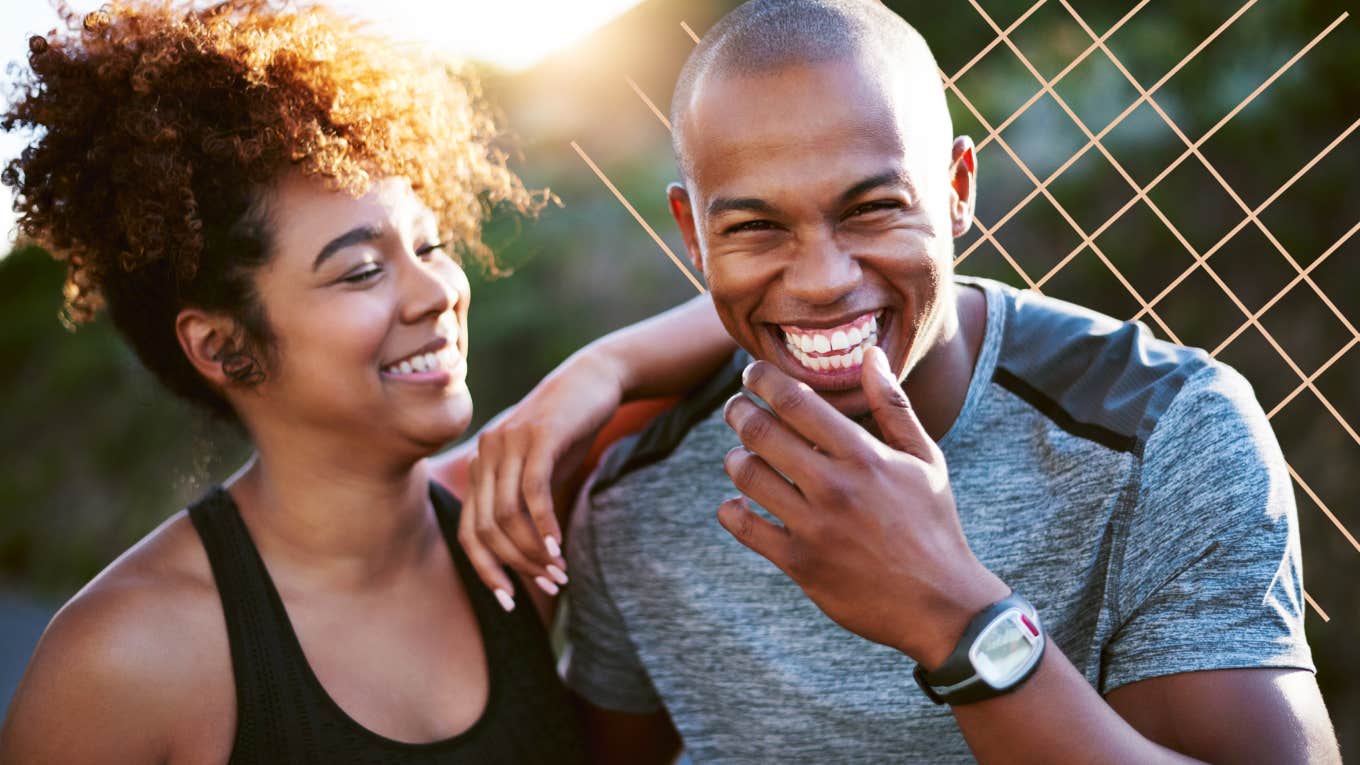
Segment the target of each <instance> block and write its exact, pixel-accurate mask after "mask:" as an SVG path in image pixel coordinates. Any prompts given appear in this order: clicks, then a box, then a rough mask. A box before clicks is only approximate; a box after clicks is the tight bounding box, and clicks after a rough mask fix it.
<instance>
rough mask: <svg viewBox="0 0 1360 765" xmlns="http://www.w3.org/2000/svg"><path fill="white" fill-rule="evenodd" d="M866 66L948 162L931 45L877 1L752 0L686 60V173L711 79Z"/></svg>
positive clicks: (682, 105)
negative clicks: (689, 125)
mask: <svg viewBox="0 0 1360 765" xmlns="http://www.w3.org/2000/svg"><path fill="white" fill-rule="evenodd" d="M847 59H861V60H864V61H866V62H867V63H870V65H871V67H872V68H873V69H875V70H878V71H879V72H881V73H882V75H883V78H884V83H885V86H887V87H891V88H895V89H900V90H901V91H902V92H901V93H900V95H901V96H903V97H905V98H907V99H908V100H909V103H910V108H911V110H912V111H913V112H915V113H916V114H915V116H916V117H924V118H925V119H927V120H928V121H929V123H930V125H929V127H930V129H929V130H928V133H929V135H930V137H931V139H932V140H930V143H931V144H934V145H933V146H930V147H929V148H930V149H932V150H938V151H939V152H940V157H941V161H942V162H943V161H946V160H947V158H948V152H949V143H950V140H951V138H952V137H953V128H952V126H951V125H950V122H949V111H948V108H947V106H946V104H945V98H944V87H943V85H942V83H941V82H940V79H939V75H938V73H937V67H936V64H935V58H934V56H933V55H931V52H930V48H929V46H927V45H926V42H925V40H924V39H922V37H921V35H920V34H919V33H918V32H917V31H916V30H915V29H913V28H912V27H911V25H910V24H908V23H907V22H906V21H905V20H903V19H902V17H901V16H898V15H897V14H895V13H893V12H892V11H891V10H889V9H888V8H887V7H885V6H884V5H883V4H882V3H881V2H878V0H750V2H747V3H743V4H742V5H741V6H739V7H737V8H736V9H735V10H733V11H732V12H731V13H729V14H727V15H726V16H724V17H723V18H722V19H721V20H720V21H719V22H718V23H717V24H715V25H714V26H713V28H712V29H710V30H709V31H708V32H707V33H706V34H705V35H704V37H703V39H702V40H701V41H700V42H699V45H698V46H697V47H696V48H695V49H694V51H693V52H692V53H691V54H690V56H689V58H688V59H687V60H686V61H685V66H684V68H683V69H681V70H680V77H679V79H678V81H677V82H676V85H675V92H674V95H673V96H672V98H671V125H672V126H673V128H674V132H673V136H672V143H673V146H674V149H675V157H676V161H677V163H678V164H679V168H680V172H681V173H682V174H683V175H684V177H685V178H686V179H688V178H689V177H690V175H691V173H690V165H689V159H688V157H689V152H688V151H687V149H686V147H685V135H684V133H685V122H686V116H687V115H688V113H689V111H690V107H691V106H692V105H693V103H694V100H695V98H696V97H697V96H698V95H699V91H700V90H702V86H703V83H704V82H705V81H706V80H710V79H713V78H722V77H732V76H736V77H743V76H748V77H749V76H759V75H761V74H765V73H768V72H771V71H774V70H778V69H781V68H784V67H789V66H807V65H815V64H822V63H827V62H833V61H842V60H847Z"/></svg>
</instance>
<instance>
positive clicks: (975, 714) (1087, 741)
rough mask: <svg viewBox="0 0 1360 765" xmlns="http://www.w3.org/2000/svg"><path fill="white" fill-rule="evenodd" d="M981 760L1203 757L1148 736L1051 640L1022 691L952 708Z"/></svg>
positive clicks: (1146, 760)
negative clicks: (1037, 666) (1082, 673)
mask: <svg viewBox="0 0 1360 765" xmlns="http://www.w3.org/2000/svg"><path fill="white" fill-rule="evenodd" d="M952 710H953V712H954V719H955V720H956V721H957V722H958V724H959V729H960V730H961V731H962V732H963V737H964V739H966V740H967V741H968V746H969V747H971V748H972V750H973V755H974V756H975V757H977V759H978V762H981V763H989V762H998V763H1000V762H1004V763H1025V762H1033V763H1054V762H1101V763H1187V762H1198V760H1193V759H1190V758H1188V757H1185V756H1183V755H1180V754H1177V753H1176V752H1173V751H1172V750H1170V749H1167V748H1166V747H1163V746H1161V745H1159V744H1157V743H1154V742H1153V741H1150V740H1148V739H1147V738H1145V737H1144V736H1143V735H1142V734H1141V733H1139V732H1138V731H1137V730H1135V729H1134V728H1133V726H1131V725H1130V724H1129V723H1128V722H1126V721H1125V720H1124V718H1122V717H1120V716H1119V714H1118V713H1117V712H1115V711H1114V709H1113V708H1111V707H1110V705H1109V704H1107V703H1105V700H1104V699H1102V698H1101V697H1100V694H1098V693H1096V691H1095V689H1094V688H1092V687H1091V684H1090V683H1088V682H1087V681H1086V678H1084V677H1082V675H1081V673H1080V672H1078V671H1077V669H1076V667H1074V666H1072V662H1070V661H1068V660H1067V657H1066V656H1064V655H1063V653H1062V651H1060V650H1059V649H1058V646H1057V645H1056V644H1054V643H1053V641H1052V640H1049V642H1048V645H1047V647H1046V648H1045V650H1044V657H1043V661H1042V662H1041V663H1040V665H1039V669H1038V670H1037V671H1036V672H1035V673H1034V675H1033V676H1032V677H1030V678H1029V680H1028V681H1027V682H1026V683H1025V684H1024V685H1023V686H1022V687H1021V688H1020V689H1019V690H1016V691H1014V692H1013V693H1009V694H1007V695H1005V696H1000V697H997V698H994V699H988V700H986V701H980V702H977V703H975V704H963V705H959V706H955V707H952Z"/></svg>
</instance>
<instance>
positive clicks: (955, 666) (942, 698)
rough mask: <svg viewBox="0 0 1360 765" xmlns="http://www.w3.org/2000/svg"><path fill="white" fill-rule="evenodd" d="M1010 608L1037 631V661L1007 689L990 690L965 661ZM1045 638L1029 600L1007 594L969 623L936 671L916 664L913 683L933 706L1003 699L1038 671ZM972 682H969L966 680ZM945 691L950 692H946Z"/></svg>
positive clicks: (967, 660) (971, 664)
mask: <svg viewBox="0 0 1360 765" xmlns="http://www.w3.org/2000/svg"><path fill="white" fill-rule="evenodd" d="M1013 608H1018V609H1020V611H1021V612H1022V613H1024V614H1026V615H1027V617H1028V618H1027V621H1030V620H1031V619H1032V626H1033V628H1034V629H1035V630H1036V631H1038V632H1039V658H1038V659H1036V660H1035V661H1034V663H1033V665H1032V666H1030V668H1029V669H1028V671H1026V672H1025V674H1023V675H1021V676H1020V677H1019V678H1017V679H1016V680H1014V681H1013V682H1012V683H1011V684H1010V685H1009V686H1007V687H1006V688H1000V689H998V688H993V687H992V686H990V685H988V684H987V683H986V682H984V681H983V680H982V678H981V677H978V676H977V674H976V670H975V669H974V668H973V663H972V661H971V660H970V659H969V658H968V652H969V650H970V649H972V647H973V643H974V642H976V641H977V639H978V636H979V635H981V634H982V631H983V630H985V629H986V628H987V627H988V625H990V624H991V623H992V622H993V621H994V620H995V619H996V618H997V617H998V616H1000V615H1002V614H1004V613H1005V612H1006V611H1009V610H1011V609H1013ZM1044 643H1045V636H1044V635H1043V634H1042V631H1041V629H1040V627H1039V618H1038V614H1037V613H1036V612H1035V610H1034V606H1032V605H1030V602H1029V601H1028V600H1025V599H1024V598H1023V597H1021V596H1019V595H1017V594H1015V593H1014V592H1012V593H1011V594H1010V595H1008V596H1006V597H1004V598H1002V599H1001V600H998V601H997V602H995V603H993V604H992V605H990V606H988V607H986V608H984V609H983V610H982V611H981V612H980V613H978V615H977V616H975V617H973V619H972V621H970V622H968V627H967V628H966V629H964V631H963V637H961V638H959V642H958V644H957V645H955V646H954V651H953V652H952V653H950V654H949V658H948V659H945V662H944V664H941V665H940V667H939V668H938V669H936V670H935V671H933V672H926V671H925V669H924V668H923V667H922V666H921V665H920V664H919V663H918V664H917V665H916V670H915V671H914V672H913V673H912V674H913V676H914V677H915V678H916V684H917V685H919V686H921V690H922V691H924V692H925V694H926V696H928V697H929V698H930V700H931V701H933V702H935V703H936V704H970V703H973V702H976V701H983V700H985V699H990V698H995V697H997V696H1003V695H1005V694H1007V693H1010V692H1011V691H1014V690H1016V689H1017V688H1019V687H1020V686H1022V685H1024V683H1025V681H1026V680H1028V679H1029V678H1030V676H1031V675H1033V674H1034V672H1035V670H1037V669H1038V668H1039V663H1040V661H1042V659H1043V651H1044ZM970 680H971V681H972V682H969V681H970ZM944 689H949V690H947V691H945V690H944Z"/></svg>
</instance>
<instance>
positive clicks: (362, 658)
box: [0, 0, 726, 763]
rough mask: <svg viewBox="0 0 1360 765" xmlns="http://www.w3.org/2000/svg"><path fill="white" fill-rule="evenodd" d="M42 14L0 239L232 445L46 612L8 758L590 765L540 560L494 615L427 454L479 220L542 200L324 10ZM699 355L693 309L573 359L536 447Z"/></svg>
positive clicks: (711, 359)
mask: <svg viewBox="0 0 1360 765" xmlns="http://www.w3.org/2000/svg"><path fill="white" fill-rule="evenodd" d="M66 15H67V18H68V21H69V22H70V24H69V26H70V27H71V29H70V31H66V32H56V33H52V34H51V35H49V36H47V37H37V38H33V40H32V41H31V43H30V48H31V51H32V53H31V56H30V64H31V67H32V71H31V73H30V74H29V75H28V77H27V79H26V81H25V82H24V83H22V85H23V87H22V91H21V93H20V94H19V97H18V98H17V99H15V100H14V106H13V107H12V109H11V111H10V112H9V114H8V115H6V117H5V120H4V126H5V128H6V129H14V128H16V127H37V128H40V129H41V131H40V137H39V138H38V139H37V140H36V142H35V143H34V144H33V145H32V146H31V147H30V148H29V149H28V150H27V151H26V152H25V153H24V154H23V156H22V157H21V158H20V159H18V160H16V161H15V162H14V163H12V164H11V165H10V167H9V168H8V169H7V170H6V172H5V174H4V182H5V183H6V184H8V185H10V186H11V187H12V188H13V189H14V190H15V191H16V197H17V199H18V202H17V203H16V209H17V212H18V213H19V220H20V226H21V227H22V229H23V231H24V232H25V233H26V234H28V235H30V236H32V237H34V238H35V239H37V240H38V241H40V242H42V243H44V244H46V245H47V246H48V247H49V249H51V250H52V252H54V253H56V254H58V255H59V256H61V257H64V258H66V259H67V261H68V263H69V274H68V281H67V284H66V294H67V299H68V309H69V313H70V316H71V318H72V319H74V320H76V321H83V320H87V319H89V318H90V317H91V316H92V315H93V313H94V311H95V309H96V308H98V307H99V306H101V305H104V306H107V309H108V311H109V314H110V316H111V318H112V320H113V322H114V324H115V325H116V326H117V328H118V329H119V331H120V332H121V333H122V334H123V336H124V337H125V338H126V339H127V340H128V342H129V343H130V344H131V345H132V346H133V348H134V349H135V350H136V351H137V353H138V355H139V357H140V358H141V359H142V361H143V362H144V363H145V364H146V366H147V367H148V368H150V369H151V371H152V372H153V373H155V374H156V376H157V377H158V378H159V379H160V380H161V381H162V382H164V383H165V384H166V385H167V386H168V387H169V388H170V389H171V390H172V391H174V392H176V393H177V394H179V395H181V396H183V397H185V398H187V399H189V400H192V401H195V402H197V403H199V404H202V405H203V406H204V407H206V408H207V409H208V410H210V411H212V412H214V413H215V414H217V415H219V416H222V417H225V418H228V419H231V420H234V421H236V422H237V423H239V424H240V425H241V426H242V427H243V428H244V430H245V431H246V432H247V433H248V434H249V436H250V438H251V439H252V441H253V443H254V445H255V447H256V452H255V455H254V456H253V457H252V458H251V460H250V461H249V462H248V463H247V464H246V465H244V466H243V467H242V468H241V469H240V470H239V471H238V472H237V473H236V474H235V475H233V476H232V477H231V478H229V479H228V480H227V481H226V482H225V483H224V484H223V485H222V486H220V487H216V488H214V489H213V490H211V491H210V492H209V493H208V494H207V495H206V496H204V497H203V498H202V499H201V500H199V501H198V502H197V503H195V504H194V505H193V506H191V507H190V508H189V509H188V510H186V511H182V512H180V513H177V514H176V515H174V516H173V517H171V518H170V519H169V520H167V521H166V522H165V523H164V524H162V525H161V526H160V527H159V528H158V529H156V530H155V531H153V532H152V533H151V534H150V535H148V536H147V537H146V538H145V539H143V540H142V541H141V542H139V543H138V544H137V545H135V546H134V547H133V548H131V549H130V550H128V551H127V552H126V553H125V554H124V555H122V556H121V557H120V558H119V559H118V560H117V561H115V562H114V563H113V564H112V565H110V566H109V568H108V569H106V570H105V571H104V572H103V573H101V574H100V575H99V576H98V577H96V578H95V579H94V580H93V581H92V582H90V584H89V585H87V586H86V587H85V588H84V589H83V590H82V591H81V592H80V593H79V594H77V595H76V596H75V597H74V598H73V599H72V600H71V602H69V603H68V604H67V605H66V606H65V607H64V608H63V609H62V610H61V611H60V612H59V613H58V614H57V616H56V617H55V618H54V619H53V622H52V624H51V625H50V626H49V628H48V630H47V632H46V633H45V635H44V637H43V639H42V641H41V643H40V644H39V646H38V649H37V650H36V652H35V655H34V657H33V660H32V662H31V664H30V666H29V669H28V671H27V673H26V675H25V678H24V680H23V682H22V684H21V686H20V688H19V690H18V692H17V693H16V695H15V698H14V700H13V702H12V705H11V709H10V714H9V718H8V719H7V721H6V722H5V726H4V729H3V731H0V761H3V762H22V763H42V762H61V763H74V762H120V763H126V762H134V763H135V762H223V761H230V762H233V763H246V762H324V763H339V762H397V761H400V762H478V763H482V762H516V763H519V762H578V761H581V760H582V759H583V757H584V753H583V745H582V740H581V734H580V731H579V729H578V722H577V720H576V718H575V716H574V713H573V710H572V708H571V706H570V703H569V701H568V699H567V697H566V694H565V691H564V690H563V688H562V687H561V685H560V684H559V682H558V680H557V677H556V674H555V672H554V667H553V660H552V655H551V653H550V651H549V648H548V644H547V641H546V638H545V631H544V628H543V625H542V624H541V623H540V616H541V615H543V614H546V613H547V608H548V599H547V595H548V593H549V592H551V591H555V590H556V588H557V586H558V585H560V584H562V583H564V582H565V581H566V575H565V573H564V572H563V571H562V569H563V568H564V566H565V563H564V562H563V561H562V559H561V556H560V551H559V550H557V549H556V547H557V544H558V543H560V541H561V539H560V534H558V533H557V532H556V531H555V529H550V531H549V532H548V533H549V534H552V535H554V536H553V537H552V539H551V542H550V543H547V544H545V545H544V548H545V549H544V551H543V552H542V553H541V554H538V553H536V555H538V556H539V557H540V558H541V561H540V563H541V565H540V567H539V568H538V569H536V571H541V572H542V575H540V576H538V582H537V585H536V586H535V587H525V586H524V584H523V583H522V582H520V581H519V580H518V579H516V578H510V577H505V578H504V579H503V580H501V581H499V582H498V585H499V587H498V589H499V590H500V591H499V592H498V593H496V594H494V595H493V593H492V592H491V591H490V590H488V589H487V588H485V587H483V586H481V584H480V583H479V582H478V581H477V579H476V577H475V575H474V573H473V568H472V566H471V562H470V561H469V560H468V558H467V555H466V554H465V553H464V551H463V549H462V547H460V545H459V544H458V543H457V541H456V539H455V529H456V528H457V526H458V523H459V503H458V501H457V500H456V499H455V498H454V497H453V496H452V495H451V494H450V493H449V492H448V491H447V490H445V489H444V488H443V487H441V486H440V485H438V484H436V483H433V482H431V470H430V468H429V467H428V463H427V461H426V458H427V457H428V456H429V455H431V454H432V453H433V452H434V451H435V450H436V449H438V448H439V447H440V446H441V445H443V444H445V443H447V442H449V441H450V440H452V439H454V438H456V437H457V436H458V435H460V434H461V433H462V432H463V431H464V430H465V429H466V428H467V426H468V423H469V420H470V417H471V400H470V398H469V395H468V391H467V387H466V385H465V384H464V380H465V377H466V374H467V367H466V363H465V359H466V351H467V347H468V337H467V315H468V302H469V294H468V282H467V279H466V277H465V276H464V274H463V271H462V269H461V267H460V265H459V261H458V259H457V258H458V255H459V253H460V252H461V253H468V254H471V255H474V256H475V255H480V254H481V252H482V248H481V246H480V244H479V221H480V216H481V214H482V210H483V209H484V206H487V205H494V204H507V205H510V206H513V207H515V208H518V209H520V210H524V211H532V210H533V209H535V208H536V207H538V206H539V205H541V203H542V201H543V197H542V196H536V195H533V194H531V193H529V192H528V191H526V190H525V189H524V187H523V186H522V185H521V184H520V182H519V181H518V180H517V179H516V178H515V176H514V175H513V174H512V173H511V172H510V171H509V170H508V169H507V168H506V167H505V165H504V163H503V161H502V160H500V159H499V158H498V157H499V155H498V154H497V153H496V152H495V151H494V150H493V149H492V148H490V145H489V144H490V141H491V140H492V138H493V137H494V129H495V126H494V124H493V123H492V121H491V120H490V119H489V118H488V117H487V116H486V115H485V113H484V111H483V110H482V108H481V107H480V105H479V100H478V96H477V93H476V91H475V89H473V88H472V86H471V85H470V84H469V82H468V80H467V79H466V78H464V77H463V76H461V75H459V74H458V73H457V72H454V71H451V70H449V69H447V68H444V67H432V66H429V65H428V62H426V61H424V60H421V59H419V58H418V57H413V56H412V55H411V53H410V51H409V50H406V49H402V48H398V47H397V46H395V45H393V44H391V43H389V42H387V41H384V40H382V39H379V38H376V37H373V36H370V35H368V34H366V33H364V32H362V31H361V30H359V29H357V28H356V27H355V26H354V25H353V24H351V23H349V22H346V21H345V20H343V19H341V18H338V17H336V16H334V15H331V14H329V13H326V12H324V11H322V10H320V9H304V10H301V11H287V10H279V9H277V8H275V7H272V6H270V5H269V4H267V3H265V2H262V1H254V0H240V1H239V2H228V3H224V4H222V5H218V6H215V7H213V8H210V9H208V10H202V11H194V10H190V9H187V8H175V7H171V6H168V5H163V4H155V5H152V4H147V5H140V4H133V3H114V4H112V5H110V6H106V7H105V8H104V9H103V10H101V11H99V12H96V13H93V14H90V15H88V16H85V17H84V18H83V20H80V19H76V17H75V16H74V15H73V14H70V13H67V14H66ZM696 321H697V322H698V326H700V327H701V330H700V331H698V332H695V331H694V327H693V326H689V325H691V324H692V323H693V322H696ZM682 326H684V327H686V332H684V333H683V335H684V336H685V340H684V343H685V344H681V345H676V344H674V343H670V342H668V341H669V340H671V339H675V340H677V341H678V340H679V336H680V335H681V334H682V333H680V332H679V331H678V329H679V328H680V327H682ZM639 333H641V335H648V334H650V335H651V340H650V341H649V342H642V341H640V339H639V338H640V336H641V335H640V334H639ZM696 338H699V339H696ZM704 338H706V339H704ZM720 338H721V329H720V327H718V325H717V322H716V319H714V318H712V316H711V313H710V312H709V311H708V310H707V309H706V308H705V307H704V306H702V305H701V304H695V306H694V307H691V308H688V309H683V310H682V311H681V312H680V313H679V314H674V315H672V316H670V317H668V318H666V319H662V320H661V321H660V322H659V323H654V324H652V325H650V326H649V327H647V328H645V329H642V330H638V331H634V332H631V333H624V334H622V335H619V336H616V337H615V338H612V339H605V340H603V341H600V342H598V343H597V344H595V345H594V346H593V347H592V350H591V351H590V353H588V354H586V356H584V357H582V358H587V359H589V363H584V362H579V361H578V362H577V363H575V364H573V365H572V366H571V370H570V371H568V372H565V373H563V375H559V377H558V378H556V379H557V380H558V383H561V382H562V381H563V380H564V379H565V380H568V381H574V382H570V383H569V384H567V387H570V388H573V389H576V390H580V391H581V393H580V398H579V399H578V400H582V401H587V402H590V403H587V404H583V405H581V406H579V408H578V409H576V410H573V411H572V412H569V413H564V414H563V415H562V420H561V422H560V423H559V425H560V427H561V430H560V431H559V433H558V435H557V436H555V437H554V439H553V441H552V443H553V444H554V445H555V446H553V447H552V448H553V449H554V450H557V451H559V452H560V451H563V450H564V449H565V446H567V445H570V444H572V443H581V442H584V441H586V440H588V439H589V437H590V434H591V432H593V429H594V428H595V427H597V426H598V425H599V424H600V423H601V422H602V421H603V420H604V419H607V418H608V416H609V414H610V413H611V412H612V410H613V408H614V407H615V406H616V405H617V403H618V402H619V401H620V400H622V399H623V398H626V397H629V396H632V395H637V394H647V393H653V392H660V391H663V390H671V391H678V390H681V389H683V388H684V387H686V386H687V385H689V384H690V383H692V382H694V381H697V379H699V378H700V377H702V376H703V373H704V371H705V370H706V369H708V368H711V367H712V366H713V365H715V364H716V362H717V360H718V358H719V357H720V356H721V355H722V352H723V346H724V345H726V343H724V342H721V340H720ZM659 340H664V341H667V342H658V341H659ZM654 349H665V355H664V356H661V355H659V351H658V350H654ZM649 351H650V352H649ZM678 351H679V352H678ZM682 358H689V359H692V360H699V361H701V362H702V363H699V364H697V365H696V364H686V363H683V362H682V361H681V359H682ZM593 370H608V373H607V374H606V375H604V376H603V377H601V378H599V379H597V380H592V381H590V382H589V383H588V384H583V381H584V380H585V379H586V376H589V375H591V374H594V371H593ZM549 547H551V548H553V549H552V551H551V552H549V550H548V549H547V548H549ZM476 554H478V555H482V556H486V555H488V553H484V552H481V551H480V548H479V549H478V552H477V553H476ZM484 562H485V561H483V563H484ZM501 573H502V574H503V573H504V572H503V571H502V572H501ZM554 580H555V581H554ZM530 593H536V594H535V595H533V596H532V597H534V598H536V600H535V604H536V605H538V606H539V608H538V609H531V608H514V607H513V606H514V604H515V602H516V601H519V602H523V601H524V600H525V599H527V598H529V597H531V595H530ZM498 601H499V604H498Z"/></svg>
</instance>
